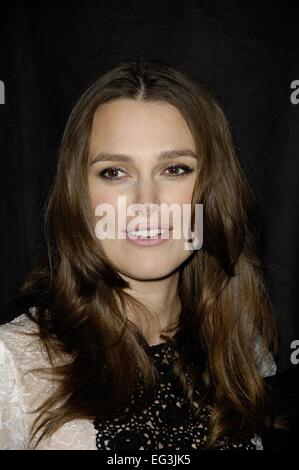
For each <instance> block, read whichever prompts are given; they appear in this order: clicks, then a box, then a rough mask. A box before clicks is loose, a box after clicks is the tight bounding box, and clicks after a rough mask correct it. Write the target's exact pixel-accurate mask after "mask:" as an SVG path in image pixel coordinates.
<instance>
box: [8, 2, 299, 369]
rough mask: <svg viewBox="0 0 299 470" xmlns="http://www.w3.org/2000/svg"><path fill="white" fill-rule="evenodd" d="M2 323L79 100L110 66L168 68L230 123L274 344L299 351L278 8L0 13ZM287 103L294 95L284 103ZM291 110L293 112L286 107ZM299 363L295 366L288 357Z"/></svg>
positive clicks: (32, 253) (33, 249)
mask: <svg viewBox="0 0 299 470" xmlns="http://www.w3.org/2000/svg"><path fill="white" fill-rule="evenodd" d="M0 10H1V12H0V15H1V25H0V28H1V29H0V80H2V81H3V82H4V84H5V104H4V105H0V139H1V140H0V152H1V158H0V165H1V214H0V216H1V235H2V240H1V284H0V285H1V296H0V299H1V310H0V312H1V319H0V323H1V322H2V323H3V322H5V321H8V320H9V319H11V318H13V316H14V313H13V310H12V309H11V305H12V304H11V302H12V301H13V299H14V297H15V295H16V292H17V288H18V286H19V285H20V282H21V281H22V280H23V278H24V276H25V274H26V273H27V271H28V270H29V269H30V267H31V266H32V265H33V264H34V262H35V260H36V259H37V256H38V255H39V253H40V252H41V251H42V249H43V243H42V235H41V233H42V229H41V214H42V210H43V206H44V204H45V201H46V198H47V196H48V194H49V190H50V186H51V183H52V181H53V177H54V173H55V168H56V162H57V152H58V145H59V142H60V139H61V136H62V131H63V128H64V126H65V124H66V119H67V116H68V114H69V112H70V110H71V108H72V106H73V104H74V103H75V101H76V99H77V98H78V96H79V94H80V93H81V92H82V91H83V90H84V89H85V88H86V87H87V86H88V85H89V84H91V83H92V81H94V80H95V79H96V78H97V77H98V76H99V75H101V74H102V73H103V72H105V71H106V70H108V69H109V68H110V67H111V66H113V65H114V63H115V62H117V61H119V60H130V59H137V58H144V59H157V60H162V61H165V62H167V63H169V64H173V65H179V66H180V67H182V68H184V69H185V71H186V72H190V74H192V75H193V77H194V78H197V79H198V80H200V81H201V82H203V83H204V84H205V85H207V86H208V87H209V88H210V89H211V90H212V91H213V92H214V94H215V95H216V97H217V98H218V100H219V101H220V104H221V105H222V107H223V108H224V111H225V113H226V115H227V117H228V119H229V121H230V124H231V129H232V133H233V137H234V141H235V145H236V148H237V152H238V155H239V158H240V161H241V164H242V166H243V168H244V170H245V173H246V175H247V177H248V179H249V182H250V183H251V185H252V187H253V189H254V191H255V194H256V197H257V201H258V206H259V211H260V232H261V238H262V246H263V255H264V260H265V262H266V263H267V265H268V267H269V273H268V282H269V287H270V292H271V297H272V301H273V303H274V305H275V308H276V310H277V315H278V317H279V326H280V332H281V335H282V345H283V349H282V360H281V363H280V365H279V370H280V371H281V372H283V371H285V370H287V369H289V370H290V369H292V370H295V371H297V370H298V367H299V366H297V367H296V366H295V365H293V364H292V363H291V361H290V355H291V352H292V349H291V343H292V341H294V340H296V339H298V340H299V321H298V316H299V315H298V312H299V300H298V295H297V289H298V286H299V285H298V267H297V263H298V261H297V260H298V255H299V240H298V235H299V224H298V213H299V211H298V196H299V187H298V173H299V162H298V157H299V154H298V147H299V133H298V126H299V93H298V94H296V89H294V88H292V86H293V87H295V86H298V87H299V82H298V84H296V82H295V81H296V80H299V15H298V10H299V8H298V7H297V9H296V7H292V6H291V5H290V3H289V4H287V2H278V3H275V2H267V1H264V2H259V3H257V2H256V3H255V2H252V1H251V2H237V1H213V0H210V1H208V0H207V1H194V2H192V1H184V2H174V1H157V0H152V1H150V2H145V1H144V2H141V1H136V2H132V1H87V0H86V1H81V2H78V1H77V2H76V1H73V2H66V1H63V2H62V1H60V2H58V1H56V0H53V1H51V2H40V3H37V4H36V5H34V4H33V3H31V2H29V1H27V2H23V4H22V3H21V2H20V3H19V4H18V3H16V2H14V1H11V2H9V6H7V5H6V6H5V5H4V3H1V5H0ZM292 93H293V95H292ZM297 101H298V104H297ZM298 359H299V354H298Z"/></svg>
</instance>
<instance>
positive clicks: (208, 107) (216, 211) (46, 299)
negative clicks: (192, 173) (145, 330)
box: [20, 61, 278, 447]
mask: <svg viewBox="0 0 299 470" xmlns="http://www.w3.org/2000/svg"><path fill="white" fill-rule="evenodd" d="M122 98H126V99H132V100H143V101H144V102H166V103H170V104H171V105H173V106H175V107H176V108H177V109H178V110H179V111H180V112H181V114H182V115H183V117H184V118H185V120H186V123H187V125H188V127H189V128H190V131H191V132H192V135H193V138H194V142H195V144H196V149H197V153H198V155H200V158H201V165H200V166H201V169H200V171H199V173H198V177H197V180H196V183H195V187H194V192H193V197H192V204H193V207H194V204H195V203H202V204H203V220H204V240H203V246H202V249H200V250H196V251H194V252H193V253H192V254H191V256H190V257H189V258H188V260H187V261H186V262H184V263H183V265H182V266H181V267H180V277H179V295H180V299H181V303H182V311H181V314H180V317H179V321H178V325H177V326H178V328H177V332H176V341H177V343H176V344H177V348H178V351H179V355H178V357H177V358H176V359H175V360H174V362H173V374H174V376H175V377H176V378H177V380H178V382H179V383H180V385H181V387H182V390H183V391H184V393H185V396H186V398H187V399H188V401H189V402H190V406H191V409H192V410H193V412H194V414H195V415H196V413H197V412H200V407H198V408H195V406H194V405H193V402H192V397H193V392H194V388H195V384H196V383H198V382H200V383H201V384H202V386H203V390H204V393H203V399H202V404H204V403H207V402H212V403H213V407H212V412H211V416H210V419H209V426H208V440H207V447H213V446H217V445H219V442H231V441H232V440H234V439H236V438H242V437H246V436H249V435H252V433H256V432H257V433H258V432H263V430H264V429H265V428H266V427H267V426H268V420H267V413H266V411H265V410H266V408H267V403H268V401H269V392H268V390H267V388H266V385H265V382H264V380H263V378H262V377H261V373H260V371H259V368H258V363H259V359H260V358H261V357H263V355H264V354H266V352H267V351H271V352H272V354H273V357H275V358H276V356H277V354H276V352H277V344H278V341H277V338H278V335H277V329H276V326H275V320H274V317H275V315H273V313H275V312H274V308H273V306H272V304H271V300H270V296H269V292H268V289H267V287H266V276H265V271H264V263H263V262H262V261H261V260H262V258H261V253H260V251H259V250H260V249H259V238H260V237H259V231H258V230H257V229H256V225H255V222H256V220H257V219H256V216H257V210H256V206H257V205H256V201H255V197H254V194H253V193H252V190H251V188H250V186H249V184H248V182H247V180H246V177H245V175H244V173H243V170H242V168H241V165H240V163H239V161H238V158H237V156H236V154H235V150H234V145H233V141H232V136H231V132H230V128H229V124H228V122H227V119H226V117H225V115H224V113H223V111H222V109H221V107H220V106H219V104H217V101H216V99H215V98H214V97H213V95H212V94H211V93H210V92H209V91H208V90H207V89H206V87H204V86H202V85H201V84H199V83H198V80H197V79H194V78H192V76H191V75H190V74H187V73H185V72H184V71H183V70H181V69H179V68H177V67H172V66H169V65H168V64H165V63H164V62H161V61H129V62H121V63H117V64H116V65H115V66H114V67H113V69H111V70H109V71H108V72H107V73H105V74H104V75H102V76H101V77H100V78H99V79H98V80H96V82H95V83H93V84H92V85H91V86H90V87H89V88H88V89H87V90H86V91H85V92H84V93H83V95H82V96H81V97H80V99H79V101H78V102H77V103H76V104H75V106H74V108H73V110H72V112H71V114H70V117H69V119H68V122H67V125H66V128H65V131H64V135H63V139H62V143H61V147H60V154H59V161H58V167H57V174H56V178H55V180H54V184H53V188H52V190H51V194H50V197H49V200H48V201H47V205H46V210H45V213H44V222H45V223H44V228H45V240H46V246H47V254H46V255H45V257H44V258H43V259H42V261H40V262H39V263H38V264H37V265H36V266H35V268H34V269H33V270H31V272H30V273H29V274H28V276H27V277H26V279H25V281H24V283H23V285H22V286H21V288H20V298H21V299H22V301H21V302H23V305H25V304H27V305H34V306H36V312H35V314H34V315H33V314H32V313H31V312H30V311H27V312H26V313H27V315H28V316H29V317H30V318H31V320H33V321H34V322H36V323H37V324H38V327H39V328H38V336H39V337H40V339H41V340H42V342H43V344H44V345H45V346H46V350H47V353H48V355H49V359H50V361H51V367H50V368H49V369H47V370H48V371H49V372H50V373H53V374H54V377H55V378H56V382H57V387H56V389H55V391H54V392H53V394H52V395H51V396H50V397H49V398H48V399H47V400H46V401H45V402H44V403H42V405H41V406H40V407H38V408H37V410H36V411H38V412H39V413H38V416H37V418H36V419H35V421H34V425H33V426H32V428H33V429H32V435H31V440H32V439H33V437H34V436H36V433H37V432H38V431H40V436H39V439H38V441H37V444H38V442H40V440H41V439H42V438H43V437H44V436H50V435H51V434H53V433H54V432H55V431H56V430H57V429H58V428H59V427H60V426H62V425H63V424H64V423H66V422H67V421H70V420H73V419H76V418H87V419H93V418H95V416H96V415H97V416H100V417H103V419H104V418H109V417H112V416H113V415H114V414H115V413H116V411H119V412H125V411H124V410H125V408H126V407H127V405H128V403H129V402H130V398H131V395H132V391H133V390H134V386H135V385H136V380H137V379H138V380H141V383H142V384H143V386H144V390H145V392H146V393H145V394H144V395H143V397H140V402H139V404H138V403H137V404H136V407H138V406H140V409H141V408H142V406H144V404H145V403H146V400H148V398H149V396H151V391H152V390H153V385H154V384H155V382H156V380H157V379H158V378H157V374H156V370H155V365H154V363H153V361H152V360H151V358H150V355H149V354H148V352H147V342H146V341H145V338H144V336H143V334H142V331H141V330H140V329H139V328H138V327H137V325H135V324H134V323H133V322H131V321H129V320H128V316H127V312H128V310H127V308H128V306H130V307H131V308H132V307H133V308H134V309H135V311H137V310H138V311H139V314H140V315H144V316H146V315H148V314H150V312H148V311H147V309H146V308H145V306H144V305H142V304H141V303H139V302H138V301H137V300H136V299H134V298H133V297H132V296H131V295H129V294H128V293H127V292H125V291H124V288H127V287H128V283H127V282H126V281H125V280H124V279H123V278H122V277H121V276H120V275H119V274H118V272H117V271H116V270H115V269H114V267H113V265H112V264H111V262H110V261H109V259H107V258H106V257H105V255H104V253H103V250H102V249H101V245H100V243H99V240H97V239H96V238H95V235H94V226H93V214H92V210H91V203H90V199H89V193H88V183H87V167H88V159H89V139H90V134H91V128H92V122H93V116H94V113H95V111H96V109H97V108H98V106H100V105H101V104H103V103H107V102H109V101H112V100H116V99H122ZM257 338H259V346H260V347H259V354H260V358H259V357H258V354H257V351H256V349H255V345H256V341H257ZM65 355H66V357H67V358H69V360H68V361H64V362H63V363H61V364H58V365H57V362H56V361H55V360H53V359H54V358H60V357H64V356H65ZM42 371H43V372H45V371H46V369H42ZM225 439H226V440H225ZM223 440H224V441H223Z"/></svg>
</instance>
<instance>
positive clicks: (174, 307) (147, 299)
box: [122, 272, 182, 344]
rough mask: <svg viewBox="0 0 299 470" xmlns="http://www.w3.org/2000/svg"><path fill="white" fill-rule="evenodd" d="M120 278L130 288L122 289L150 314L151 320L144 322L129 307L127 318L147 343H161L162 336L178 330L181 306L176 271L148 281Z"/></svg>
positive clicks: (170, 334)
mask: <svg viewBox="0 0 299 470" xmlns="http://www.w3.org/2000/svg"><path fill="white" fill-rule="evenodd" d="M122 276H123V275H122ZM123 277H124V278H125V280H126V281H128V282H129V284H130V288H127V289H125V292H127V293H128V294H130V295H132V296H133V297H134V298H135V299H137V300H139V301H140V302H141V303H142V304H143V305H144V306H145V307H147V308H148V310H149V311H150V314H151V317H150V319H149V320H150V321H149V322H146V319H145V318H140V315H136V312H133V311H132V310H130V309H129V313H128V317H129V320H131V321H132V322H133V323H134V324H136V325H137V326H138V327H139V328H140V329H141V331H142V333H143V334H144V336H145V337H146V338H147V341H148V342H149V343H150V344H155V343H159V342H161V338H163V337H164V339H165V336H168V335H169V336H172V335H173V334H174V333H175V331H176V330H177V327H176V323H177V322H178V319H179V316H180V313H181V308H182V306H181V299H180V296H179V293H178V281H179V272H176V273H174V274H173V275H171V276H169V277H167V278H163V279H158V280H150V281H148V280H146V281H140V280H136V279H131V278H128V277H126V276H123ZM172 328H174V330H173V331H172V332H171V333H168V332H167V330H170V329H172ZM167 333H168V334H167Z"/></svg>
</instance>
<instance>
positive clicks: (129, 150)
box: [88, 99, 198, 280]
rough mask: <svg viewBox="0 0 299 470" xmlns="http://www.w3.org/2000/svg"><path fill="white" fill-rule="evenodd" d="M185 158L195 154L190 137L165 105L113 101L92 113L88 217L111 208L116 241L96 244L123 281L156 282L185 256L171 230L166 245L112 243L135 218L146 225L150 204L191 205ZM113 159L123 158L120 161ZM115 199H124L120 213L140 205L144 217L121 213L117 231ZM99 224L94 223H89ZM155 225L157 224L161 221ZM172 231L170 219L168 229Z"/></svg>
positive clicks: (191, 171) (190, 173)
mask: <svg viewBox="0 0 299 470" xmlns="http://www.w3.org/2000/svg"><path fill="white" fill-rule="evenodd" d="M174 150H184V152H183V153H182V155H180V156H175V155H172V156H171V158H169V159H163V160H162V159H159V158H158V156H159V154H161V152H164V151H174ZM189 152H191V153H192V152H193V153H194V154H195V152H196V148H195V143H194V140H193V137H192V134H191V132H190V130H189V128H188V126H187V124H186V122H185V120H184V118H183V116H182V115H181V113H180V112H179V111H178V109H177V108H175V107H174V106H172V105H170V104H168V103H165V102H151V103H149V102H145V101H135V100H131V99H117V100H115V101H113V102H109V103H105V104H103V105H101V106H100V107H99V108H98V109H97V111H96V113H95V115H94V120H93V127H92V133H91V139H90V160H89V170H88V185H89V194H90V199H91V204H92V209H93V213H94V214H95V209H96V207H97V206H98V205H99V204H102V203H105V204H107V203H108V204H110V205H111V206H112V207H113V208H114V211H115V215H116V221H115V229H116V232H115V233H116V238H115V239H108V238H106V239H101V240H100V239H99V243H101V246H102V248H103V250H104V252H105V254H106V256H107V258H108V259H109V260H110V261H111V262H112V263H113V265H114V266H115V267H116V269H117V271H118V272H119V273H120V274H123V275H124V276H125V277H129V278H131V279H136V280H155V279H161V278H163V277H166V276H169V275H170V274H171V273H173V271H175V270H176V269H177V268H178V267H179V266H180V265H181V264H182V263H183V262H184V261H185V260H186V259H187V258H188V257H189V256H190V255H191V253H192V252H191V251H189V250H186V249H185V246H186V240H185V239H184V237H182V238H181V239H175V238H173V230H170V231H169V239H166V240H164V241H163V243H159V244H154V245H141V244H140V245H139V244H136V243H132V241H130V240H129V239H128V238H125V239H119V238H117V233H118V229H119V230H123V229H124V230H125V229H126V228H128V225H129V222H130V221H131V220H132V219H135V218H136V216H137V215H141V220H139V221H140V222H141V223H145V224H146V225H148V224H149V223H150V219H149V217H150V211H149V209H150V204H156V203H157V202H159V203H165V204H167V207H170V205H171V204H174V203H177V204H179V205H180V206H181V205H182V204H188V203H189V204H190V203H191V198H192V192H193V188H194V184H195V180H196V175H197V166H198V162H197V159H196V158H195V157H194V156H192V155H190V153H189ZM100 154H102V155H101V156H100ZM103 154H105V157H106V158H105V159H103ZM107 154H109V156H108V158H109V160H107ZM116 154H118V155H119V154H121V155H126V156H128V157H129V158H128V159H127V160H125V161H124V160H121V159H120V158H119V157H117V156H116ZM111 155H115V156H114V157H111ZM119 196H126V208H128V206H129V205H131V204H135V203H138V204H144V205H145V206H144V208H145V209H144V211H141V212H136V213H135V214H133V215H130V216H128V215H127V213H125V219H124V221H125V225H122V226H121V227H118V197H119ZM154 207H155V206H152V210H151V212H153V211H154V209H153V208H154ZM155 210H157V206H156V208H155ZM170 214H171V212H170ZM100 218H101V217H95V221H99V220H100ZM158 220H159V224H160V222H161V217H159V219H158ZM172 226H173V217H170V219H169V227H170V228H171V227H172ZM126 236H127V235H126Z"/></svg>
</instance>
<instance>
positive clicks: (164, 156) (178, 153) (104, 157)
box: [90, 149, 198, 165]
mask: <svg viewBox="0 0 299 470" xmlns="http://www.w3.org/2000/svg"><path fill="white" fill-rule="evenodd" d="M188 156H189V157H193V158H195V159H196V160H197V159H198V155H197V153H196V152H194V151H193V150H191V149H178V150H164V151H163V152H161V153H159V154H158V155H157V160H159V161H165V160H171V159H173V158H178V157H188ZM132 160H134V157H132V156H131V155H124V154H122V153H108V152H101V153H99V154H98V155H97V156H96V157H94V158H93V159H92V161H91V162H90V165H93V164H94V163H97V162H107V161H112V162H131V161H132Z"/></svg>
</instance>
